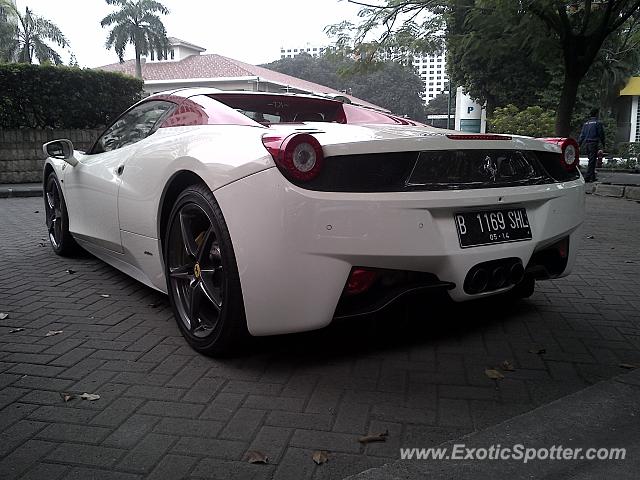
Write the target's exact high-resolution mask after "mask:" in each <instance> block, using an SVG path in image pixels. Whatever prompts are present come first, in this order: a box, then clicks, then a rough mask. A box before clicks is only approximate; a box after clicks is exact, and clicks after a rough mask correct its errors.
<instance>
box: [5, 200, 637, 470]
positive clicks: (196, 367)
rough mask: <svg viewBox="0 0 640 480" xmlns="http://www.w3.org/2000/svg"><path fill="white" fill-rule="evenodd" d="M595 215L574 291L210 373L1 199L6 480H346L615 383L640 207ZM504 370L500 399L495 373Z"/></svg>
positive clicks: (145, 307) (460, 312)
mask: <svg viewBox="0 0 640 480" xmlns="http://www.w3.org/2000/svg"><path fill="white" fill-rule="evenodd" d="M587 209H588V212H589V217H588V220H587V224H586V227H585V230H584V236H585V240H584V243H583V245H582V246H581V256H580V259H579V262H578V265H577V268H576V270H575V273H574V274H573V275H571V276H570V277H568V278H566V279H562V280H559V281H554V282H546V283H542V284H539V286H538V290H537V292H536V294H535V295H534V296H533V297H532V298H531V299H530V300H528V301H523V302H519V303H516V304H512V305H503V304H502V303H500V302H495V301H491V302H485V303H481V304H479V303H474V304H472V305H469V304H466V305H450V304H448V303H439V304H437V306H433V305H429V306H424V307H423V308H421V309H418V308H409V307H397V308H394V309H393V310H391V311H389V312H387V313H385V314H384V315H381V316H378V317H376V318H369V319H363V320H359V321H353V322H348V323H343V324H339V325H335V326H332V327H331V328H328V329H325V330H323V331H320V332H315V333H308V334H302V335H289V336H283V337H277V338H265V339H259V340H256V341H255V342H254V343H253V345H252V353H250V354H247V355H246V356H244V357H242V358H236V359H231V360H214V359H210V358H206V357H203V356H201V355H198V354H196V353H194V352H193V351H192V350H191V349H190V348H189V347H188V346H187V344H186V343H185V342H184V340H183V339H182V337H181V336H180V335H179V333H178V330H177V327H176V325H175V324H174V320H173V317H172V315H171V312H170V310H169V308H168V305H167V301H166V299H165V298H164V297H163V296H162V295H160V294H157V293H155V292H154V291H152V290H150V289H149V288H146V287H144V286H142V285H141V284H139V283H137V282H135V281H134V280H131V279H129V278H127V277H126V276H125V275H123V274H121V273H119V272H117V271H116V270H114V269H112V268H111V267H109V266H107V265H106V264H104V263H102V262H101V261H99V260H96V259H95V258H92V257H90V256H86V257H83V258H76V259H63V258H60V257H57V256H55V255H54V254H53V253H52V252H51V250H50V248H49V247H48V245H46V242H45V241H44V238H45V228H44V226H43V220H42V218H43V214H42V211H43V207H42V200H41V199H34V198H30V199H5V200H0V229H1V231H0V245H1V249H0V312H4V313H8V314H9V316H8V317H7V318H6V319H4V320H0V432H1V433H0V437H1V438H0V478H2V479H5V480H9V479H14V478H25V479H26V478H41V479H47V480H55V479H58V478H74V479H76V478H78V479H79V478H83V479H87V478H100V479H102V478H104V479H136V478H150V479H157V478H170V479H178V478H183V477H190V478H220V479H225V480H227V479H234V478H239V479H244V478H253V479H261V478H269V479H270V478H273V479H295V480H304V479H307V478H313V479H324V478H342V477H343V476H346V475H349V474H353V473H356V472H358V471H361V470H363V469H366V468H369V467H374V466H378V465H381V464H383V463H386V462H388V461H391V460H395V459H397V458H398V455H399V451H398V449H399V447H400V446H420V447H426V446H430V445H434V444H437V443H440V442H442V441H444V440H447V439H452V438H455V437H458V436H460V435H463V434H465V433H467V432H470V431H473V430H475V429H481V428H483V427H485V426H488V425H491V424H495V423H497V422H500V421H502V420H504V419H507V418H509V417H511V416H514V415H517V414H519V413H521V412H524V411H527V410H530V409H532V408H534V407H536V406H538V405H541V404H544V403H547V402H549V401H551V400H553V399H556V398H558V397H560V396H563V395H565V394H568V393H570V392H573V391H576V390H579V389H581V388H584V387H585V386H587V385H589V384H591V383H594V382H597V381H598V380H601V379H604V378H609V377H611V376H614V375H616V374H618V373H620V372H621V371H622V369H621V367H620V366H619V364H620V363H629V364H636V365H637V364H640V313H639V310H640V308H639V307H640V282H639V278H640V275H639V273H640V205H638V204H637V203H635V202H628V201H624V200H618V199H608V198H599V197H588V198H587ZM36 211H38V213H36ZM587 236H593V238H586V237H587ZM41 242H43V243H41ZM68 269H72V270H73V271H75V273H68V272H67V270H68ZM102 295H109V296H108V297H103V296H102ZM15 328H23V329H24V330H23V331H19V332H14V333H11V331H12V329H15ZM51 330H54V331H55V330H62V333H60V334H57V335H53V336H46V334H47V332H49V331H51ZM532 349H545V350H546V353H544V354H535V353H531V352H530V350H532ZM504 360H508V361H510V362H511V363H512V364H513V365H514V367H515V371H514V372H505V377H506V378H505V379H504V380H501V381H499V382H497V384H494V381H492V380H490V379H488V378H487V377H486V376H485V374H484V370H485V368H486V367H488V366H496V365H500V364H501V363H502V362H503V361H504ZM61 392H71V393H76V394H81V393H83V392H88V393H97V394H99V395H100V396H101V398H100V399H99V400H97V401H94V402H91V401H88V400H81V399H78V398H76V399H72V400H70V401H68V402H66V403H65V402H64V401H63V400H62V398H61V396H60V393H61ZM385 431H388V432H389V435H388V439H387V441H386V442H384V443H373V444H369V445H366V446H365V445H361V444H360V443H358V441H357V439H358V437H359V436H360V435H363V434H366V433H379V432H385ZM319 449H325V450H328V451H330V453H329V461H328V463H326V464H324V465H320V466H316V465H315V464H314V462H313V461H312V459H311V456H312V453H313V451H314V450H319ZM249 450H259V451H262V452H264V453H265V454H267V455H268V457H269V464H267V465H260V464H255V465H254V464H249V463H247V462H246V461H243V458H244V456H245V454H246V452H247V451H249Z"/></svg>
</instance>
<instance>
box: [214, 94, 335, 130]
mask: <svg viewBox="0 0 640 480" xmlns="http://www.w3.org/2000/svg"><path fill="white" fill-rule="evenodd" d="M209 96H210V97H211V98H213V99H215V100H217V101H219V102H221V103H224V104H225V105H227V106H228V107H231V108H233V109H235V110H236V111H238V112H240V113H242V114H243V115H245V116H247V117H249V118H251V119H252V120H254V121H256V122H258V123H262V124H273V123H301V122H339V123H345V122H344V113H343V111H342V104H340V103H339V102H335V101H332V100H324V99H321V98H318V99H316V98H308V97H300V98H297V97H286V96H282V95H246V94H228V93H216V94H211V95H209Z"/></svg>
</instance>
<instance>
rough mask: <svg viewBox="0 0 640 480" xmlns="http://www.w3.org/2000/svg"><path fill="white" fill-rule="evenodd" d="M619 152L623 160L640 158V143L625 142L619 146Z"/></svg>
mask: <svg viewBox="0 0 640 480" xmlns="http://www.w3.org/2000/svg"><path fill="white" fill-rule="evenodd" d="M618 152H619V153H620V156H621V157H622V158H628V159H630V160H631V159H638V158H640V142H623V143H620V144H618Z"/></svg>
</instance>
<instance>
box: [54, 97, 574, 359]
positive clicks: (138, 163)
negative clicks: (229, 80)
mask: <svg viewBox="0 0 640 480" xmlns="http://www.w3.org/2000/svg"><path fill="white" fill-rule="evenodd" d="M43 148H44V150H45V152H46V154H47V155H48V157H49V158H47V160H46V162H45V166H44V191H45V208H46V223H47V228H48V231H49V239H50V242H51V245H52V247H53V250H54V251H55V252H56V253H57V254H60V255H69V254H73V252H74V250H75V249H77V247H78V245H79V246H81V247H83V248H84V249H86V250H88V251H89V252H91V253H92V254H94V255H95V256H97V257H98V258H100V259H102V260H104V261H105V262H107V263H109V264H111V265H113V266H114V267H115V268H117V269H119V270H121V271H123V272H125V273H126V274H128V275H130V276H132V277H133V278H135V279H137V280H139V281H141V282H142V283H144V284H146V285H148V286H150V287H152V288H154V289H157V290H160V291H162V292H165V293H167V294H168V295H169V298H170V301H171V306H172V308H173V311H174V313H175V317H176V320H177V324H178V326H179V328H180V330H181V332H182V333H183V335H184V337H185V338H186V339H187V341H188V342H189V343H190V344H191V345H192V346H193V347H194V348H195V349H196V350H198V351H200V352H203V353H206V354H211V355H218V354H225V353H229V352H232V351H233V350H234V349H235V348H236V347H237V345H238V342H239V341H240V340H241V339H242V338H243V336H246V335H247V333H248V334H251V335H272V334H281V333H288V332H298V331H304V330H312V329H317V328H321V327H324V326H326V325H327V324H329V323H330V322H331V321H332V320H333V319H338V318H341V319H342V318H349V317H353V316H360V315H365V314H369V313H372V312H376V311H378V310H380V309H382V308H384V307H385V306H386V305H388V304H390V303H391V302H393V301H395V300H397V299H399V298H401V297H403V296H405V295H407V294H409V293H412V294H418V295H420V294H421V293H424V299H425V301H427V298H428V296H427V295H426V293H427V292H429V291H433V290H439V291H446V292H448V294H449V296H450V297H451V299H453V300H454V301H465V300H472V299H476V298H480V297H486V296H489V295H500V294H510V295H516V296H520V297H525V296H528V295H531V293H532V292H533V289H534V285H535V281H536V280H542V279H549V278H556V277H560V276H563V275H566V274H568V272H569V271H570V270H571V268H572V265H573V263H574V261H575V256H576V251H577V246H578V240H579V228H580V226H581V224H582V221H583V217H584V182H583V179H582V177H581V175H580V172H579V170H578V168H577V166H578V161H579V157H578V149H577V144H576V143H575V141H574V140H572V139H563V138H552V139H534V138H527V137H518V136H507V135H488V134H487V135H483V134H465V133H461V132H456V131H450V130H440V129H436V128H432V127H428V126H425V125H422V124H419V123H416V122H413V121H410V120H407V119H404V118H399V117H396V116H394V115H391V114H388V113H384V112H379V111H375V110H371V109H368V108H364V107H361V106H357V105H353V104H349V103H343V102H340V101H336V100H334V99H330V98H324V97H321V96H312V95H295V94H273V93H259V92H227V91H219V90H215V89H205V88H195V89H193V88H192V89H182V90H176V91H171V92H165V93H162V94H156V95H152V96H150V97H148V98H145V99H144V100H142V101H141V102H139V103H137V104H135V105H134V106H132V107H131V108H130V109H129V110H127V111H126V112H124V113H123V114H122V115H121V116H120V117H119V118H118V119H117V120H116V121H115V122H114V123H113V124H112V125H111V126H110V127H109V128H107V129H106V130H105V131H104V133H103V134H102V135H101V136H100V138H98V139H97V141H96V142H95V144H94V145H93V147H91V148H90V149H89V150H88V151H87V152H80V151H75V150H74V148H73V145H72V144H71V142H70V141H69V140H64V139H63V140H56V141H53V142H49V143H47V144H45V145H44V147H43Z"/></svg>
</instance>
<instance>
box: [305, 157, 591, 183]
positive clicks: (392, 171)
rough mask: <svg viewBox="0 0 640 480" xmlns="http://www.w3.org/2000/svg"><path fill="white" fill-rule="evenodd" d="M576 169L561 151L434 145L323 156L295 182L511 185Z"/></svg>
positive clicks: (567, 176) (558, 177) (562, 177)
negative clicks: (310, 174)
mask: <svg viewBox="0 0 640 480" xmlns="http://www.w3.org/2000/svg"><path fill="white" fill-rule="evenodd" d="M578 177H579V173H578V171H577V170H576V171H575V172H567V171H566V170H564V168H562V166H561V165H560V154H555V153H551V152H537V151H524V150H523V151H521V150H437V151H423V152H395V153H375V154H361V155H341V156H334V157H327V158H325V164H324V167H323V169H322V170H321V172H320V174H319V175H318V176H317V177H316V178H315V179H313V180H312V181H310V182H305V183H299V184H298V185H299V186H300V187H303V188H306V189H309V190H318V191H333V192H403V191H407V192H409V191H421V190H466V189H476V188H498V187H513V186H520V185H539V184H544V183H554V182H562V181H568V180H572V179H575V178H578Z"/></svg>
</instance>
